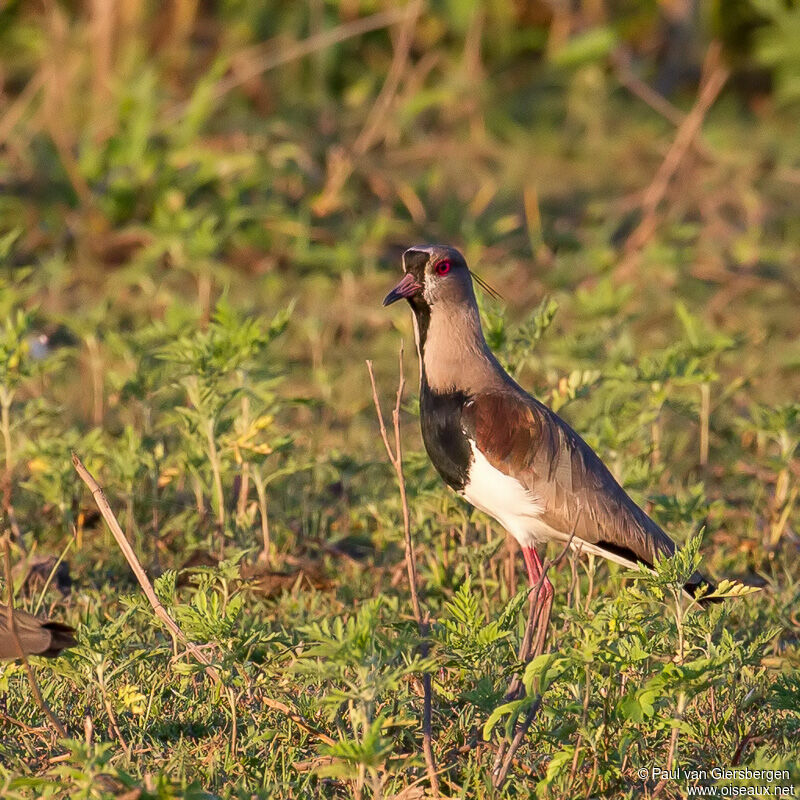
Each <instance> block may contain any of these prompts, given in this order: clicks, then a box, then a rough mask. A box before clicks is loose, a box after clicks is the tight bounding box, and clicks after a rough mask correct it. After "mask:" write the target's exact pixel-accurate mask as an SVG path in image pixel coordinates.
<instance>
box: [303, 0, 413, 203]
mask: <svg viewBox="0 0 800 800" xmlns="http://www.w3.org/2000/svg"><path fill="white" fill-rule="evenodd" d="M422 5H423V0H413V1H412V2H411V3H409V4H408V5H407V6H406V7H405V9H404V11H403V22H402V25H401V27H400V31H399V33H398V35H397V44H396V45H395V48H394V56H393V58H392V63H391V65H390V67H389V72H388V74H387V75H386V80H385V81H384V83H383V86H382V87H381V91H380V93H379V94H378V97H377V99H376V100H375V102H374V103H373V105H372V108H371V109H370V112H369V114H368V115H367V119H366V122H365V123H364V127H363V128H362V129H361V133H359V135H358V137H357V138H356V140H355V142H353V146H352V148H351V150H350V152H349V153H345V152H344V151H342V150H340V149H338V150H335V151H333V152H332V154H331V158H330V160H329V164H328V179H327V181H326V182H325V188H324V189H323V190H322V194H321V195H320V197H319V198H318V199H317V201H316V202H315V203H314V205H313V210H314V211H315V212H316V213H317V214H320V215H321V216H324V215H325V214H327V213H329V212H330V211H331V210H332V209H333V207H334V206H335V205H336V202H337V200H336V198H337V197H338V195H339V192H340V191H341V189H342V187H343V186H344V185H345V183H346V182H347V179H348V178H349V177H350V175H351V174H352V173H353V169H354V164H355V160H356V159H357V158H360V157H361V156H363V155H364V154H365V153H366V152H367V151H368V150H369V149H370V148H372V147H373V146H374V145H375V144H377V143H378V142H379V141H380V139H381V136H382V135H383V134H382V131H383V130H384V126H385V122H386V117H387V114H388V112H389V110H390V109H391V107H392V104H393V102H394V99H395V97H396V96H397V90H398V88H399V87H400V80H401V78H402V77H403V75H404V73H405V72H406V68H407V66H408V56H409V53H410V51H411V44H412V42H413V41H414V29H415V28H416V24H417V18H418V17H419V15H420V13H421V11H422Z"/></svg>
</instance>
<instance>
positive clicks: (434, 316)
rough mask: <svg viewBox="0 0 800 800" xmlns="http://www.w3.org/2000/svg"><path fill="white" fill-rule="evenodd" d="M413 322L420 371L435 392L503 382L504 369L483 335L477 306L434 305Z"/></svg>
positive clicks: (483, 388) (472, 389) (466, 390)
mask: <svg viewBox="0 0 800 800" xmlns="http://www.w3.org/2000/svg"><path fill="white" fill-rule="evenodd" d="M415 323H416V324H415V332H416V334H417V350H418V352H419V361H420V370H421V373H422V374H424V376H425V379H426V380H427V383H428V386H429V387H430V388H431V389H432V390H433V391H434V392H437V393H445V392H453V391H461V392H464V393H465V394H476V393H478V392H482V391H487V390H490V389H492V388H499V387H501V386H502V385H504V384H505V380H504V378H505V372H504V371H503V368H502V367H501V366H500V364H499V363H498V361H497V359H496V358H495V357H494V354H493V353H492V351H491V350H489V346H488V345H487V344H486V340H485V339H484V338H483V330H482V329H481V322H480V316H479V314H478V309H477V307H475V306H472V305H469V306H461V307H459V308H457V309H456V310H452V309H444V308H441V307H437V306H436V305H434V306H433V307H432V308H431V309H430V311H429V314H428V315H427V319H426V320H424V321H423V320H419V319H417V320H415ZM420 323H422V324H420ZM425 323H427V324H425ZM421 328H423V329H422V330H421Z"/></svg>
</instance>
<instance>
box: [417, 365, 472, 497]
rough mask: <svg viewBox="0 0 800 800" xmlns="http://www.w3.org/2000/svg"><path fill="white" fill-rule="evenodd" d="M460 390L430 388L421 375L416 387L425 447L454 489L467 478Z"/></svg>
mask: <svg viewBox="0 0 800 800" xmlns="http://www.w3.org/2000/svg"><path fill="white" fill-rule="evenodd" d="M467 399H468V398H467V395H466V394H464V392H456V391H453V392H434V391H432V390H431V388H430V387H429V386H428V382H427V381H426V380H425V377H424V376H423V380H422V386H421V387H420V425H421V427H422V441H423V442H424V443H425V450H427V452H428V457H429V458H430V460H431V461H432V462H433V466H434V467H436V470H437V471H438V473H439V474H440V475H441V476H442V478H444V481H445V483H447V485H448V486H451V487H452V488H453V489H455V490H456V491H457V492H459V491H461V490H462V489H463V488H464V486H465V485H466V483H467V481H468V479H469V466H470V463H471V461H472V450H471V449H470V445H469V439H468V438H467V435H466V434H465V433H464V431H463V429H462V426H461V411H462V409H463V407H464V403H466V402H467Z"/></svg>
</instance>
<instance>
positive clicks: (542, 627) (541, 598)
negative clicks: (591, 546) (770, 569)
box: [522, 547, 554, 659]
mask: <svg viewBox="0 0 800 800" xmlns="http://www.w3.org/2000/svg"><path fill="white" fill-rule="evenodd" d="M522 557H523V558H524V559H525V568H526V569H527V571H528V586H530V588H531V589H533V588H534V587H536V586H537V584H538V583H539V581H540V580H541V579H542V562H541V559H540V558H539V554H538V553H537V552H536V550H535V549H534V548H533V547H523V548H522ZM553 594H554V589H553V584H552V583H550V579H549V578H548V577H547V576H546V575H545V576H544V580H542V585H541V587H540V589H539V591H537V592H536V593H535V594H531V600H530V603H531V608H530V617H529V626H528V627H529V628H530V639H529V638H528V635H527V634H528V631H526V636H525V639H524V640H523V649H524V650H525V651H526V652H525V654H524V655H525V659H527V658H528V657H529V656H531V653H530V645H531V640H532V639H533V628H534V627H535V628H536V633H537V636H536V646H535V647H534V649H533V653H532V655H533V656H534V657H535V656H537V655H540V654H541V653H543V652H544V643H545V638H546V637H547V628H548V626H549V625H550V610H551V608H552V606H553ZM525 640H527V641H525Z"/></svg>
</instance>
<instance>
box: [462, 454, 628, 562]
mask: <svg viewBox="0 0 800 800" xmlns="http://www.w3.org/2000/svg"><path fill="white" fill-rule="evenodd" d="M470 447H471V448H472V458H473V461H472V464H471V465H470V471H469V482H468V483H467V484H466V486H464V489H463V491H462V492H461V493H460V494H461V496H462V497H463V498H464V499H465V500H467V501H468V502H470V503H472V505H474V506H475V508H478V509H480V510H481V511H483V512H484V513H485V514H488V515H489V516H490V517H494V519H496V520H497V521H498V522H499V523H500V524H501V525H502V526H503V527H504V528H505V529H506V530H507V531H508V532H509V533H510V534H511V535H512V536H513V537H514V538H515V539H516V540H517V541H518V542H519V543H520V546H521V547H535V546H536V544H539V543H544V542H552V541H555V542H562V543H564V544H566V542H570V546H571V548H572V549H573V550H578V551H579V552H580V551H583V552H584V553H592V554H594V555H597V556H600V557H601V558H607V559H609V560H610V561H615V562H616V563H617V564H622V565H623V566H626V567H633V566H635V565H634V562H632V561H631V560H630V559H627V558H625V557H624V556H620V555H617V554H616V553H612V552H610V551H608V550H604V549H603V548H600V547H598V546H597V545H595V544H592V543H591V542H586V541H584V540H583V539H578V538H577V537H572V536H571V532H570V531H560V530H556V529H555V528H552V527H551V526H550V525H548V524H547V523H546V522H544V521H543V520H542V518H541V513H542V506H541V504H540V503H539V502H537V500H536V497H535V496H534V495H533V494H532V493H531V492H530V491H528V489H526V488H525V487H524V486H523V485H522V484H521V483H520V482H519V481H518V480H517V479H516V478H512V477H511V476H509V475H505V474H504V473H502V472H500V470H499V469H496V468H495V467H493V466H492V465H491V464H490V463H489V461H488V460H487V458H486V456H484V455H483V453H481V452H480V450H478V448H477V447H476V446H475V443H474V442H470Z"/></svg>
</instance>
